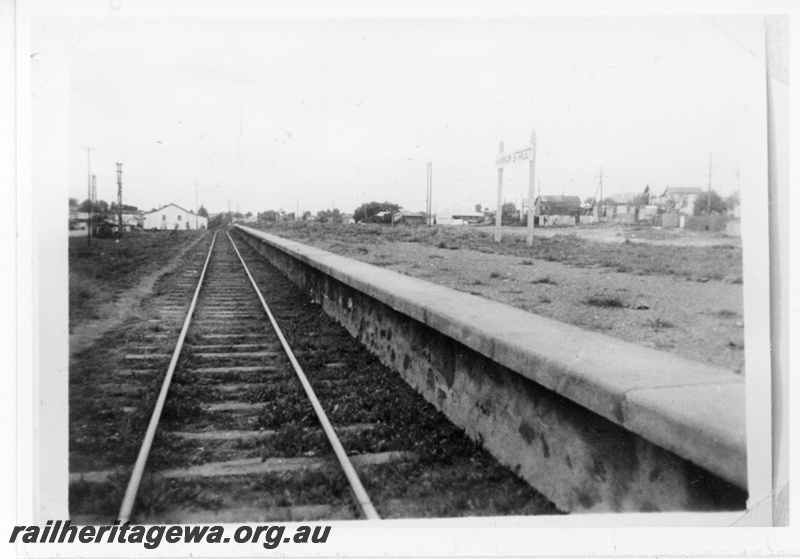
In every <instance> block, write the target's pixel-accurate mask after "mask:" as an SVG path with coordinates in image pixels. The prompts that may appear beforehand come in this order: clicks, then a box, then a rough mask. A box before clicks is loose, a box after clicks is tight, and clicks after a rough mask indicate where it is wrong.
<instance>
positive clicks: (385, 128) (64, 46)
mask: <svg viewBox="0 0 800 559" xmlns="http://www.w3.org/2000/svg"><path fill="white" fill-rule="evenodd" d="M35 37H37V39H36V40H35V41H34V51H40V52H42V54H41V55H40V60H37V62H36V63H35V64H34V68H33V74H32V79H33V82H34V87H33V90H34V95H37V94H46V93H47V91H48V86H49V83H48V81H49V80H50V79H51V78H52V76H53V75H54V73H58V72H64V73H66V80H67V81H66V83H67V84H68V92H67V97H66V99H65V100H64V101H63V102H64V107H65V109H66V110H67V113H68V114H67V119H68V142H69V154H68V161H69V162H68V166H69V179H68V180H69V186H68V191H69V196H70V197H74V198H78V199H81V200H83V199H85V198H86V195H87V151H86V149H85V147H92V148H93V151H92V152H91V172H92V174H95V175H96V176H97V190H98V197H99V198H100V199H104V200H107V201H112V200H114V199H115V197H116V191H117V186H116V165H115V164H116V163H117V162H122V163H123V202H124V203H127V204H132V205H135V206H138V207H139V208H140V209H142V210H145V211H146V210H150V209H152V208H156V207H159V206H162V205H165V204H168V203H176V204H178V205H180V206H183V207H184V208H186V209H193V208H195V203H196V200H197V203H198V204H202V205H204V206H205V207H206V208H207V209H208V210H209V211H211V212H217V211H225V210H227V209H228V207H229V206H228V205H229V204H230V208H231V209H232V210H234V211H236V210H237V209H238V210H239V211H241V212H243V213H244V212H247V211H251V212H253V213H256V212H259V211H265V210H268V209H284V210H286V211H289V212H291V211H294V210H295V209H297V208H299V209H300V211H301V212H302V211H305V210H308V211H312V212H314V213H315V212H317V211H319V210H322V209H330V208H332V207H336V208H339V209H340V210H341V211H344V212H352V211H353V209H354V208H355V207H356V206H358V205H359V204H361V203H363V202H365V201H370V200H376V201H390V202H395V203H398V204H400V205H401V206H402V207H404V208H406V209H409V210H413V211H423V210H424V209H425V206H426V200H425V199H426V190H427V185H426V180H427V171H426V168H427V164H428V163H431V164H432V167H433V207H434V209H435V210H436V211H438V212H442V213H446V212H450V211H465V210H469V209H472V208H473V207H474V205H475V204H478V203H480V204H482V205H483V206H488V207H491V208H494V206H495V203H496V202H495V201H496V196H497V174H498V173H497V168H496V167H495V164H494V162H495V157H496V155H497V153H498V148H499V143H500V141H503V142H504V144H505V149H506V151H510V150H513V149H515V148H520V147H523V146H525V145H527V144H528V143H529V142H530V136H531V132H532V131H535V133H536V167H535V176H536V181H537V185H536V187H537V192H541V193H542V194H567V195H577V196H580V197H581V198H587V197H591V196H594V195H595V194H596V193H597V187H598V184H599V180H600V178H599V175H600V172H601V168H602V172H603V189H604V194H605V195H606V196H608V195H611V194H614V193H623V192H637V191H639V192H640V191H642V190H643V189H644V187H645V185H649V186H650V187H651V189H654V190H656V191H658V190H663V189H664V188H665V187H667V186H699V187H702V188H704V189H705V188H707V187H708V185H709V171H711V187H712V188H713V189H714V190H716V191H717V192H719V193H720V194H722V195H729V194H731V193H732V192H734V191H736V190H738V189H741V188H760V187H766V181H767V177H766V140H765V138H766V101H765V86H764V66H763V63H762V62H760V61H759V57H758V52H757V51H758V48H759V45H760V44H761V43H763V28H762V20H761V18H759V17H718V18H710V17H699V16H681V17H678V16H668V17H653V16H611V17H578V16H569V17H544V16H541V17H539V16H537V17H519V18H507V17H499V18H490V17H470V18H465V17H464V18H460V17H455V16H452V17H436V18H432V17H419V18H393V17H385V18H366V19H357V18H351V19H347V18H320V19H316V18H313V17H306V18H285V19H279V18H237V19H220V18H206V19H202V18H180V17H171V18H166V17H164V18H150V19H135V18H118V19H109V18H96V19H81V18H71V19H68V20H65V19H50V20H46V21H43V22H42V25H41V28H40V29H38V30H37V33H35ZM528 174H529V172H528V165H527V164H522V163H521V164H517V165H515V166H513V167H507V168H505V170H504V177H503V198H504V199H505V200H507V201H512V202H515V203H517V204H518V203H519V200H520V198H521V197H522V196H527V192H528Z"/></svg>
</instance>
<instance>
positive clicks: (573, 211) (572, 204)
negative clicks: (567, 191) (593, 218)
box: [533, 196, 581, 216]
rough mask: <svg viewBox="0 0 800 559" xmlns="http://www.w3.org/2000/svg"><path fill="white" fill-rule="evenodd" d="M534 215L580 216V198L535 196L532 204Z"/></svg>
mask: <svg viewBox="0 0 800 559" xmlns="http://www.w3.org/2000/svg"><path fill="white" fill-rule="evenodd" d="M533 207H534V215H571V216H579V215H580V214H581V199H580V196H537V197H536V200H534V202H533Z"/></svg>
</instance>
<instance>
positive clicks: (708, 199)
mask: <svg viewBox="0 0 800 559" xmlns="http://www.w3.org/2000/svg"><path fill="white" fill-rule="evenodd" d="M706 215H711V152H710V151H709V152H708V193H707V194H706Z"/></svg>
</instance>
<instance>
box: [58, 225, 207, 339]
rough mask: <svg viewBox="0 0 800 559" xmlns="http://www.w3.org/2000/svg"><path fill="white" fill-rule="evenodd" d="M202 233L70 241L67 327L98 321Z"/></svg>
mask: <svg viewBox="0 0 800 559" xmlns="http://www.w3.org/2000/svg"><path fill="white" fill-rule="evenodd" d="M203 234H205V232H203V231H170V232H166V231H165V232H161V231H159V232H150V231H145V232H133V233H128V234H126V235H124V236H123V237H122V238H120V239H92V244H91V246H87V242H86V238H85V237H72V238H70V239H69V327H70V331H71V330H72V329H73V328H74V327H75V326H76V325H77V324H79V323H80V322H83V321H86V320H90V319H96V318H99V316H98V310H99V309H100V307H101V306H102V305H104V304H106V303H108V302H111V301H114V300H115V299H116V298H117V296H118V295H119V294H120V293H121V292H122V291H124V290H125V289H128V288H130V287H132V286H134V285H135V284H136V283H137V282H138V281H139V280H141V278H142V275H143V274H146V273H149V272H152V271H155V270H158V269H160V268H162V267H163V266H164V263H165V261H166V260H168V259H170V258H172V257H173V256H175V255H176V254H178V252H179V251H180V250H182V249H183V248H185V247H187V246H189V245H190V244H191V243H192V242H193V241H195V240H196V239H197V238H198V237H199V236H202V235H203Z"/></svg>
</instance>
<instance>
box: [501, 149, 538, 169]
mask: <svg viewBox="0 0 800 559" xmlns="http://www.w3.org/2000/svg"><path fill="white" fill-rule="evenodd" d="M532 159H533V146H532V145H530V146H525V147H524V148H520V149H517V150H514V151H510V152H508V153H501V154H499V155H498V156H497V159H496V160H495V166H497V167H505V166H506V165H511V164H513V163H519V162H520V161H530V160H532Z"/></svg>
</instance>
